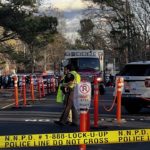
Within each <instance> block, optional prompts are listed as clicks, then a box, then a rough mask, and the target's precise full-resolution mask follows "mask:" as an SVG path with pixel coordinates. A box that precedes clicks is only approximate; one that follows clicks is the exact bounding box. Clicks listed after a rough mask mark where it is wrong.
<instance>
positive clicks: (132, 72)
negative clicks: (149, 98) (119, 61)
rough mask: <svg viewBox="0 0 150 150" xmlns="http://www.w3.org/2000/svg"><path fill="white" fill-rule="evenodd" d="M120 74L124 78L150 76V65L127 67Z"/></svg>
mask: <svg viewBox="0 0 150 150" xmlns="http://www.w3.org/2000/svg"><path fill="white" fill-rule="evenodd" d="M119 74H120V75H123V76H150V65H139V64H138V65H126V66H125V67H124V68H123V70H122V71H121V72H120V73H119Z"/></svg>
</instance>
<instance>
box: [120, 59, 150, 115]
mask: <svg viewBox="0 0 150 150" xmlns="http://www.w3.org/2000/svg"><path fill="white" fill-rule="evenodd" d="M119 76H122V77H124V87H123V91H122V105H123V106H124V107H125V109H126V110H127V111H128V112H129V113H138V112H139V111H140V110H141V109H142V108H143V107H147V106H149V105H150V61H139V62H131V63H128V64H126V65H125V66H124V68H123V69H122V70H121V71H120V73H119Z"/></svg>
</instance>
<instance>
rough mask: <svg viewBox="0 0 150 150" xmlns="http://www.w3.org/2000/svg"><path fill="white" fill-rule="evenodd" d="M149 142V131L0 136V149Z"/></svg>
mask: <svg viewBox="0 0 150 150" xmlns="http://www.w3.org/2000/svg"><path fill="white" fill-rule="evenodd" d="M148 141H150V129H136V130H117V131H94V132H73V133H52V134H29V135H4V136H0V148H3V149H4V148H20V147H45V146H64V145H80V144H86V145H88V144H111V143H130V142H148Z"/></svg>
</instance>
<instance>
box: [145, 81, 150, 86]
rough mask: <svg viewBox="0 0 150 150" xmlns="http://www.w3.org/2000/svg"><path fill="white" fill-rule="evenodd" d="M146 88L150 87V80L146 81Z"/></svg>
mask: <svg viewBox="0 0 150 150" xmlns="http://www.w3.org/2000/svg"><path fill="white" fill-rule="evenodd" d="M145 87H147V88H148V87H150V79H145Z"/></svg>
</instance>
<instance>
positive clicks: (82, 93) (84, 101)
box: [73, 82, 91, 111]
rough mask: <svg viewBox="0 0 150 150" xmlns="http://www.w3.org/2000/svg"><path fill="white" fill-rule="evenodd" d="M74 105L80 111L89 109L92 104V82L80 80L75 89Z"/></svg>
mask: <svg viewBox="0 0 150 150" xmlns="http://www.w3.org/2000/svg"><path fill="white" fill-rule="evenodd" d="M73 102H74V106H75V108H76V109H77V110H78V111H80V110H81V111H83V110H88V109H89V108H90V104H91V83H90V82H80V83H79V84H77V85H76V87H75V89H74V100H73Z"/></svg>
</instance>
